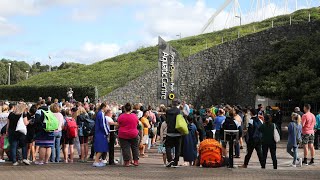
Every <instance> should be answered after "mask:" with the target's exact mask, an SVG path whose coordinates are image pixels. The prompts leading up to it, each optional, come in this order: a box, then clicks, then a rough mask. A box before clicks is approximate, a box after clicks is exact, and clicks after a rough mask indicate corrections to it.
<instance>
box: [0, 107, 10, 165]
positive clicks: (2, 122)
mask: <svg viewBox="0 0 320 180" xmlns="http://www.w3.org/2000/svg"><path fill="white" fill-rule="evenodd" d="M8 110H9V106H8V105H6V104H4V105H3V106H2V112H1V113H0V130H1V129H2V128H5V126H6V124H7V122H8V116H9V111H8ZM3 133H5V132H3ZM4 139H5V134H0V162H1V163H3V162H6V161H5V160H4V147H3V146H4Z"/></svg>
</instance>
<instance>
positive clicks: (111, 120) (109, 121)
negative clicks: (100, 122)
mask: <svg viewBox="0 0 320 180" xmlns="http://www.w3.org/2000/svg"><path fill="white" fill-rule="evenodd" d="M106 121H107V123H108V127H109V129H110V123H114V121H113V119H112V118H111V117H109V116H106Z"/></svg>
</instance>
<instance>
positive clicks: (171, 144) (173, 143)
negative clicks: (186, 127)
mask: <svg viewBox="0 0 320 180" xmlns="http://www.w3.org/2000/svg"><path fill="white" fill-rule="evenodd" d="M165 146H166V154H167V160H168V162H171V161H172V154H171V152H172V151H171V149H172V148H175V155H174V166H177V165H178V162H179V157H180V150H181V149H180V146H181V136H177V137H171V136H167V137H166V142H165Z"/></svg>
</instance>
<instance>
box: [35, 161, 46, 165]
mask: <svg viewBox="0 0 320 180" xmlns="http://www.w3.org/2000/svg"><path fill="white" fill-rule="evenodd" d="M34 164H35V165H44V163H43V162H41V161H36V162H34Z"/></svg>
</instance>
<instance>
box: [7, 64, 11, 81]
mask: <svg viewBox="0 0 320 180" xmlns="http://www.w3.org/2000/svg"><path fill="white" fill-rule="evenodd" d="M8 65H9V73H8V74H9V75H8V85H10V69H11V63H8Z"/></svg>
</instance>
